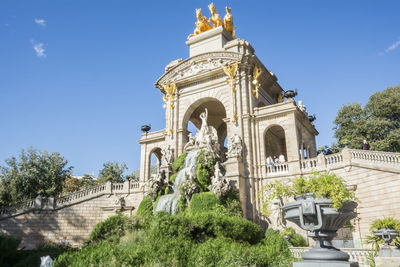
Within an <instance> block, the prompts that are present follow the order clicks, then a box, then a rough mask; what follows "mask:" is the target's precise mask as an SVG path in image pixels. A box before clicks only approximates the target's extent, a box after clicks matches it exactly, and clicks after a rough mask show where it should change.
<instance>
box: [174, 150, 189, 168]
mask: <svg viewBox="0 0 400 267" xmlns="http://www.w3.org/2000/svg"><path fill="white" fill-rule="evenodd" d="M186 156H187V153H183V154H181V155H180V156H179V157H177V158H176V160H174V162H173V163H172V169H173V170H174V171H175V172H179V171H180V170H182V169H183V167H184V166H185V160H186Z"/></svg>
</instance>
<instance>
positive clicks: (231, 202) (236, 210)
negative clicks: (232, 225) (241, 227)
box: [219, 191, 243, 217]
mask: <svg viewBox="0 0 400 267" xmlns="http://www.w3.org/2000/svg"><path fill="white" fill-rule="evenodd" d="M219 201H220V203H221V205H223V206H224V207H225V209H226V212H227V213H228V215H231V216H237V217H243V210H242V205H241V204H240V199H239V194H238V193H237V192H235V191H231V192H230V193H229V194H228V195H226V196H224V197H222V198H220V199H219Z"/></svg>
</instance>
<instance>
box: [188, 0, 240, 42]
mask: <svg viewBox="0 0 400 267" xmlns="http://www.w3.org/2000/svg"><path fill="white" fill-rule="evenodd" d="M208 8H209V9H210V12H211V17H210V18H209V19H208V20H207V18H206V17H204V16H203V15H202V14H201V8H199V9H196V18H197V21H196V23H195V24H196V29H194V32H193V33H192V34H189V36H188V39H189V38H190V37H192V36H195V35H198V34H200V33H202V32H205V31H208V30H211V29H212V28H216V27H219V26H223V27H224V28H225V30H227V31H228V32H229V33H230V34H231V35H232V36H233V37H235V27H234V26H233V17H232V14H231V8H230V7H226V15H225V17H224V22H223V23H222V19H221V17H220V15H219V14H218V12H217V9H216V8H215V6H214V4H213V3H211V4H210V5H208ZM211 23H212V25H211Z"/></svg>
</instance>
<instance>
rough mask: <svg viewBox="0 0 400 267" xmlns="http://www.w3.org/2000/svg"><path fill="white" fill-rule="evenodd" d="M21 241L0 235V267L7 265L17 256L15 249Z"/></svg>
mask: <svg viewBox="0 0 400 267" xmlns="http://www.w3.org/2000/svg"><path fill="white" fill-rule="evenodd" d="M20 243H21V240H19V239H16V238H14V237H12V236H8V235H0V266H12V265H9V264H10V262H12V261H13V259H14V258H15V255H16V254H17V248H18V246H19V244H20Z"/></svg>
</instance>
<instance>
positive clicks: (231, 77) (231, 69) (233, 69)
mask: <svg viewBox="0 0 400 267" xmlns="http://www.w3.org/2000/svg"><path fill="white" fill-rule="evenodd" d="M238 68H239V62H235V63H232V64H229V65H227V66H226V67H222V69H223V70H224V72H225V74H226V75H228V79H227V80H226V82H227V83H228V84H229V85H230V87H231V96H232V122H235V121H236V120H237V118H238V116H237V114H236V110H235V106H236V105H235V104H236V103H235V93H236V88H235V82H236V80H237V78H236V73H237V71H238Z"/></svg>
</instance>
